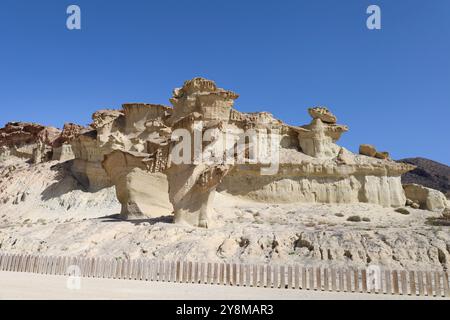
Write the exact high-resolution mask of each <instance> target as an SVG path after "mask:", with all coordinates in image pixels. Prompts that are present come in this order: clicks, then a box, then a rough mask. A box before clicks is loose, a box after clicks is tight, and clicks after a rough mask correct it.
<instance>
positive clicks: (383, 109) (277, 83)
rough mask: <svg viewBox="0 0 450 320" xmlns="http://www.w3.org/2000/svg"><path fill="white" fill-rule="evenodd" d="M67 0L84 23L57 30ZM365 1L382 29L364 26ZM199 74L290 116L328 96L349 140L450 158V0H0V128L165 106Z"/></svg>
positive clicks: (241, 102)
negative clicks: (126, 107)
mask: <svg viewBox="0 0 450 320" xmlns="http://www.w3.org/2000/svg"><path fill="white" fill-rule="evenodd" d="M70 4H77V5H79V6H80V7H81V13H82V30H74V31H69V30H68V29H67V28H66V18H67V14H66V9H67V7H68V6H69V5H70ZM371 4H376V5H379V6H380V8H381V13H382V29H381V30H368V29H367V27H366V19H367V17H368V15H367V14H366V9H367V7H368V6H369V5H371ZM196 76H202V77H206V78H210V79H213V80H215V81H216V82H217V84H218V85H219V86H220V87H223V88H226V89H230V90H233V91H235V92H237V93H239V94H240V95H241V96H240V98H239V99H238V100H237V103H236V108H237V109H238V110H240V111H269V112H272V113H273V114H274V115H275V116H276V117H278V118H280V119H282V120H284V121H286V122H288V123H290V124H293V125H300V124H307V123H308V122H309V121H310V118H309V116H308V114H307V107H311V106H317V105H325V106H328V107H329V108H330V109H331V110H332V111H333V112H334V113H335V114H336V115H337V116H338V120H339V122H340V123H342V124H347V125H348V126H349V127H350V131H349V132H348V133H347V134H345V135H344V136H343V138H342V140H341V141H340V144H341V145H343V146H345V147H347V148H349V149H350V150H352V151H357V150H358V146H359V144H361V143H371V144H374V145H376V146H377V147H378V149H380V150H381V151H384V150H386V151H390V152H391V154H392V156H393V157H394V158H396V159H399V158H403V157H413V156H423V157H428V158H431V159H434V160H436V161H440V162H443V163H446V164H447V165H450V143H449V132H450V125H449V123H450V1H449V0H433V1H428V0H427V1H425V0H420V1H419V0H395V1H392V0H388V1H383V0H370V1H366V0H340V1H336V0H309V1H306V0H292V1H288V0H258V1H256V0H222V1H218V0H191V1H182V0H177V1H175V0H159V1H156V0H127V1H125V0H111V1H107V0H72V1H65V0H54V1H51V0H41V1H33V0H28V1H25V0H1V1H0V126H3V125H4V124H5V123H6V122H8V121H19V120H20V121H33V122H38V123H43V124H46V125H53V126H56V127H62V125H63V124H64V122H75V123H80V124H88V123H90V117H91V114H92V113H93V112H94V111H95V110H98V109H101V108H119V107H120V106H121V104H122V103H125V102H148V103H162V104H169V102H168V99H169V98H170V96H171V92H172V89H173V88H175V87H179V86H181V85H182V83H183V81H184V80H187V79H190V78H193V77H196Z"/></svg>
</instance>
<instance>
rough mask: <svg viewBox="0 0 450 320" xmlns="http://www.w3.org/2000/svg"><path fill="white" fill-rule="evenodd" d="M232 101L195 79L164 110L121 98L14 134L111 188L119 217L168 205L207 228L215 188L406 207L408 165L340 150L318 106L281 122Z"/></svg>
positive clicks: (88, 183)
mask: <svg viewBox="0 0 450 320" xmlns="http://www.w3.org/2000/svg"><path fill="white" fill-rule="evenodd" d="M237 98H238V95H237V94H236V93H234V92H232V91H227V90H225V89H222V88H218V87H217V86H216V84H215V83H214V82H213V81H210V80H207V79H203V78H194V79H192V80H189V81H186V82H185V83H184V85H183V86H182V87H181V88H178V89H175V90H174V92H173V97H172V98H171V99H170V102H171V104H172V106H173V107H169V106H163V105H154V104H143V103H128V104H124V105H123V107H122V110H100V111H97V112H96V113H94V114H93V116H92V120H93V122H92V124H91V125H90V126H89V127H87V128H81V127H79V126H76V125H73V124H67V125H66V126H65V127H64V129H63V131H62V133H60V134H59V135H56V138H55V139H52V138H51V137H50V136H51V135H50V134H47V135H45V134H44V135H43V136H44V137H46V138H40V139H39V140H38V141H39V143H38V142H36V141H35V140H33V139H30V138H29V136H28V135H24V134H23V133H21V134H19V135H18V136H17V137H16V138H14V139H15V140H20V141H23V144H24V145H28V144H30V143H35V144H37V146H38V147H39V148H36V146H33V150H34V149H35V150H36V151H35V153H36V154H35V158H41V159H43V157H42V154H43V153H47V152H48V150H47V149H46V148H49V147H51V148H52V149H51V150H50V151H51V152H53V159H56V160H68V159H72V158H73V161H71V172H72V174H73V176H74V177H75V178H76V179H77V180H78V181H79V182H80V183H81V184H82V185H83V186H84V187H85V189H87V190H91V191H97V190H100V189H103V188H107V187H110V186H115V189H116V194H117V199H118V200H119V202H120V203H121V208H122V209H121V215H122V217H123V218H125V219H126V218H130V217H145V216H147V217H154V218H157V217H161V216H165V215H168V214H170V213H172V212H173V214H174V220H175V222H179V223H187V224H189V225H193V226H199V227H211V226H213V225H214V224H215V223H216V222H218V221H217V217H216V213H215V212H214V210H213V205H212V204H213V201H214V197H215V195H216V193H217V192H220V193H224V194H229V195H234V196H239V197H241V198H247V199H252V200H256V201H261V202H287V203H292V202H312V203H338V204H343V203H356V202H366V203H372V204H379V205H382V206H385V207H391V206H392V207H401V206H404V205H405V203H406V197H405V192H404V190H403V188H402V185H401V181H400V176H401V175H402V174H403V173H405V172H408V171H410V170H412V169H414V166H412V165H409V164H403V163H396V162H393V161H391V160H390V159H389V157H388V154H386V153H378V152H375V154H373V152H370V154H368V152H363V153H365V154H368V155H369V156H365V155H356V154H353V153H351V152H350V151H348V150H347V149H345V148H342V147H340V146H339V145H337V142H338V140H339V139H340V137H341V135H342V134H343V133H345V132H347V131H348V127H347V126H345V125H340V124H337V123H336V122H337V119H336V116H334V115H333V114H332V113H331V112H330V111H329V110H328V109H327V108H325V107H317V108H311V109H309V110H308V111H309V114H310V115H311V117H312V121H311V123H310V124H308V125H303V126H289V125H287V124H285V123H283V122H282V121H280V120H278V119H276V118H274V116H273V115H272V114H270V113H267V112H260V113H242V112H239V111H237V110H236V109H234V108H233V106H234V101H235V100H236V99H237ZM35 130H37V129H35ZM40 130H43V129H42V128H40ZM11 131H13V132H14V130H11V129H8V130H7V131H6V132H5V134H10V132H11ZM19 131H20V132H21V131H25V130H24V129H23V130H19ZM39 132H40V131H39ZM0 133H2V132H0ZM10 140H11V138H10ZM0 141H1V140H0ZM5 145H6V146H8V145H7V144H5V143H4V144H1V143H0V147H2V146H5ZM373 149H374V148H373ZM42 150H43V151H42ZM375 151H376V150H375ZM39 152H40V153H39Z"/></svg>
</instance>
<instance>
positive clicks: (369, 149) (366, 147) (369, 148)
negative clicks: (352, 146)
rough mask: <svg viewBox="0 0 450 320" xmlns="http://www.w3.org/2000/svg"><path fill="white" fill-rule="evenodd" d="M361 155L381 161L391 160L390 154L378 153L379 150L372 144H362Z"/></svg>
mask: <svg viewBox="0 0 450 320" xmlns="http://www.w3.org/2000/svg"><path fill="white" fill-rule="evenodd" d="M359 154H362V155H365V156H368V157H374V158H377V159H381V160H389V159H390V155H389V152H386V151H377V149H376V148H375V147H374V146H373V145H371V144H362V145H360V146H359Z"/></svg>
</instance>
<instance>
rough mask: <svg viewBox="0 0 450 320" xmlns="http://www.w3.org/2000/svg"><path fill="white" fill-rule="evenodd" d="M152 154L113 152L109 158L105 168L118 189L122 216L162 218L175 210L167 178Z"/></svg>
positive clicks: (104, 163) (105, 162) (106, 158)
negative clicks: (152, 162) (149, 155)
mask: <svg viewBox="0 0 450 320" xmlns="http://www.w3.org/2000/svg"><path fill="white" fill-rule="evenodd" d="M147 156H148V154H140V153H133V152H123V151H113V152H112V153H110V154H108V155H106V156H105V160H104V161H103V163H102V164H103V167H104V168H105V170H106V171H107V172H108V174H109V175H110V176H111V180H112V182H113V183H114V185H115V186H116V194H117V199H118V200H119V202H120V203H121V205H122V210H121V216H122V217H123V218H125V219H127V218H130V217H145V216H150V217H155V218H156V217H160V216H165V215H170V214H171V213H172V211H173V207H172V205H171V203H170V202H169V197H168V190H169V186H168V182H167V178H166V176H165V175H164V174H163V173H161V172H158V171H161V170H157V169H156V167H154V166H151V165H149V163H150V162H151V161H152V160H151V159H149V158H148V157H147Z"/></svg>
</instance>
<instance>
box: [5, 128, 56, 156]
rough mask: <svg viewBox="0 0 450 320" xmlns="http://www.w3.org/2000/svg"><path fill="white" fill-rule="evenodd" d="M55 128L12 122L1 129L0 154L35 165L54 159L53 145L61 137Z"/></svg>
mask: <svg viewBox="0 0 450 320" xmlns="http://www.w3.org/2000/svg"><path fill="white" fill-rule="evenodd" d="M60 133H61V132H60V131H59V130H58V129H56V128H53V127H45V126H42V125H39V124H35V123H29V122H10V123H7V124H6V126H5V127H4V128H1V129H0V150H1V151H0V152H1V153H2V154H5V155H13V156H16V157H20V158H26V159H29V160H32V161H33V162H35V163H40V162H42V161H48V160H50V159H51V157H52V144H53V143H54V141H55V140H56V139H57V138H58V136H59V135H60Z"/></svg>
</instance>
